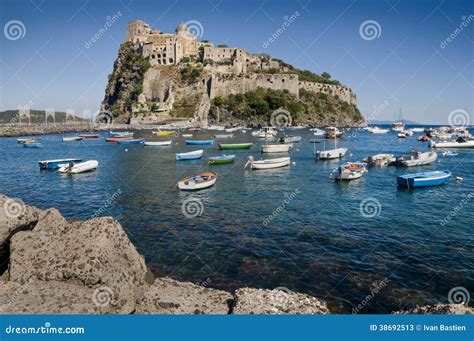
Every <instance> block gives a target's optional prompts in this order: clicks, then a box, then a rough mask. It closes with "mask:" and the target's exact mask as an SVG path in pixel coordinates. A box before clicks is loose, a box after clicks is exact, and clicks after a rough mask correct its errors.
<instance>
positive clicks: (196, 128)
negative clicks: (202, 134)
mask: <svg viewBox="0 0 474 341" xmlns="http://www.w3.org/2000/svg"><path fill="white" fill-rule="evenodd" d="M188 131H190V132H198V131H201V128H198V127H194V128H188Z"/></svg>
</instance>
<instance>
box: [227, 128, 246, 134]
mask: <svg viewBox="0 0 474 341" xmlns="http://www.w3.org/2000/svg"><path fill="white" fill-rule="evenodd" d="M240 129H242V128H240V127H235V128H226V129H225V132H226V133H233V132H234V131H237V130H240Z"/></svg>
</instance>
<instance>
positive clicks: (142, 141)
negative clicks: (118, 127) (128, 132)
mask: <svg viewBox="0 0 474 341" xmlns="http://www.w3.org/2000/svg"><path fill="white" fill-rule="evenodd" d="M141 143H145V140H144V139H134V140H123V141H117V144H141Z"/></svg>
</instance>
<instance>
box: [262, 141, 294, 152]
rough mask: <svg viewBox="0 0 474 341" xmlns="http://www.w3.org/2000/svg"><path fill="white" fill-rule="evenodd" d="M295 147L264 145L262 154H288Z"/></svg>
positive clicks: (289, 145) (290, 145)
mask: <svg viewBox="0 0 474 341" xmlns="http://www.w3.org/2000/svg"><path fill="white" fill-rule="evenodd" d="M291 147H293V145H292V144H291V143H289V144H264V145H263V146H262V153H287V152H288V151H289V150H290V148H291Z"/></svg>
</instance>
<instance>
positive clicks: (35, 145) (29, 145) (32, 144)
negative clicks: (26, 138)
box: [23, 142, 41, 148]
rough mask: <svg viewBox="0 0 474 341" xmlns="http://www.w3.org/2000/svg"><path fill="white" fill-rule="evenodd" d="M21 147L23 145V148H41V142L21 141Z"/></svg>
mask: <svg viewBox="0 0 474 341" xmlns="http://www.w3.org/2000/svg"><path fill="white" fill-rule="evenodd" d="M23 147H25V148H41V143H39V142H28V143H23Z"/></svg>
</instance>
